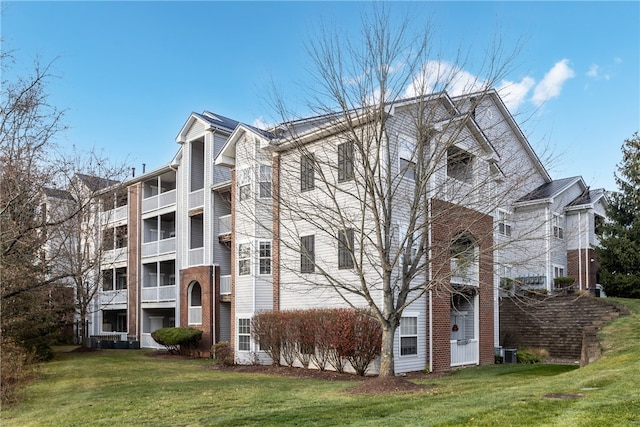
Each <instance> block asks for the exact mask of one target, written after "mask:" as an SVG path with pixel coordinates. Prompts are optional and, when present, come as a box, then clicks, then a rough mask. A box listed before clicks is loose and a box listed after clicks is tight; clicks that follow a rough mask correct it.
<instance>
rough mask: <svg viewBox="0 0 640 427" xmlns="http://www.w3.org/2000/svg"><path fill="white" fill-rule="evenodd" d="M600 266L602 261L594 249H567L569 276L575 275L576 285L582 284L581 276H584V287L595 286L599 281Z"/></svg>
mask: <svg viewBox="0 0 640 427" xmlns="http://www.w3.org/2000/svg"><path fill="white" fill-rule="evenodd" d="M591 260H593V262H592V261H591ZM580 263H582V273H581V272H580V267H581V265H580ZM587 263H588V265H587ZM599 268H600V263H599V262H598V257H597V254H596V251H595V250H594V249H581V250H578V249H572V250H569V251H567V276H571V277H575V279H576V282H575V286H576V287H578V286H579V285H580V276H582V288H583V289H591V288H595V287H596V284H597V283H598V282H597V280H598V279H597V274H598V269H599Z"/></svg>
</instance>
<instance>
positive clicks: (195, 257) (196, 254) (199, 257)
mask: <svg viewBox="0 0 640 427" xmlns="http://www.w3.org/2000/svg"><path fill="white" fill-rule="evenodd" d="M202 264H204V248H195V249H189V266H193V265H202Z"/></svg>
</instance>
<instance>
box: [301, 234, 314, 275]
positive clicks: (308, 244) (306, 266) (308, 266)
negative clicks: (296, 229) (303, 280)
mask: <svg viewBox="0 0 640 427" xmlns="http://www.w3.org/2000/svg"><path fill="white" fill-rule="evenodd" d="M315 260H316V248H315V236H314V235H310V236H301V237H300V272H301V273H313V272H314V271H315Z"/></svg>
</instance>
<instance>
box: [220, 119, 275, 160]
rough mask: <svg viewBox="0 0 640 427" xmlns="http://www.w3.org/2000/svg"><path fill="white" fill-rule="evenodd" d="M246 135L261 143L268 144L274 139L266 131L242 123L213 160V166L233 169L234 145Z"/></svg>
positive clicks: (234, 158)
mask: <svg viewBox="0 0 640 427" xmlns="http://www.w3.org/2000/svg"><path fill="white" fill-rule="evenodd" d="M246 133H252V134H253V135H255V136H256V137H257V138H259V139H260V140H261V141H263V142H267V143H268V142H269V141H271V140H273V139H274V135H273V134H272V133H271V132H269V131H266V130H263V129H258V128H257V127H254V126H250V125H247V124H244V123H238V125H237V126H236V128H235V129H234V130H233V132H232V133H231V135H229V138H228V139H227V142H225V143H224V146H223V147H222V149H221V150H220V152H219V153H218V155H217V156H216V158H215V159H214V164H216V165H220V166H227V167H233V166H235V164H236V144H237V143H238V140H239V139H240V138H241V137H242V136H243V135H244V134H246Z"/></svg>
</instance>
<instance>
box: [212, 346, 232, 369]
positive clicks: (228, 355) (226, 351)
mask: <svg viewBox="0 0 640 427" xmlns="http://www.w3.org/2000/svg"><path fill="white" fill-rule="evenodd" d="M211 356H212V357H213V360H215V362H216V363H219V364H221V365H223V366H232V365H233V363H234V360H233V351H231V345H230V344H229V342H228V341H220V342H217V343H215V344H214V345H212V346H211Z"/></svg>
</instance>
